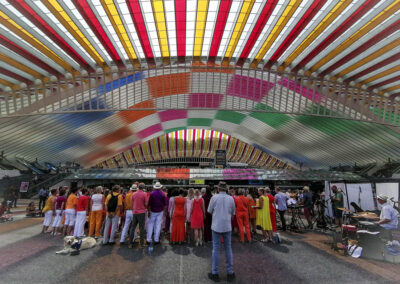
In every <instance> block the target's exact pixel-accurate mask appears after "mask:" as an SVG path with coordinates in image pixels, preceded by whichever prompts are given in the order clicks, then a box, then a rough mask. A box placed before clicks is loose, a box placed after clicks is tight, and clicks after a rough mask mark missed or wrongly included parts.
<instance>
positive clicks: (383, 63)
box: [344, 53, 400, 83]
mask: <svg viewBox="0 0 400 284" xmlns="http://www.w3.org/2000/svg"><path fill="white" fill-rule="evenodd" d="M399 59H400V53H396V54H395V55H392V56H390V57H388V58H386V59H385V60H383V61H381V62H379V63H378V64H374V65H373V66H371V67H369V68H367V69H364V70H363V71H361V72H359V73H357V74H355V75H353V76H351V77H349V78H347V79H346V80H344V81H345V82H346V83H349V82H351V81H354V80H356V79H357V78H360V77H362V76H364V75H366V74H368V73H371V72H372V71H375V70H377V69H379V68H382V67H385V66H386V65H388V64H390V63H392V62H394V61H396V60H399Z"/></svg>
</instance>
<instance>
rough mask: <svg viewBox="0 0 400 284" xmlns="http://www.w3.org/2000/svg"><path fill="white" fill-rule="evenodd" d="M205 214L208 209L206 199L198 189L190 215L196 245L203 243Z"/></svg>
mask: <svg viewBox="0 0 400 284" xmlns="http://www.w3.org/2000/svg"><path fill="white" fill-rule="evenodd" d="M205 214H206V209H205V206H204V200H203V198H201V194H200V191H199V190H198V189H197V190H196V192H195V193H194V199H193V204H192V212H191V215H190V227H191V228H192V229H193V231H194V240H195V241H196V247H197V246H198V245H199V244H200V245H203V238H202V235H203V234H202V229H203V227H204V217H205Z"/></svg>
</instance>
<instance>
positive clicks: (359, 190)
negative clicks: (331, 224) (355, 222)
mask: <svg viewBox="0 0 400 284" xmlns="http://www.w3.org/2000/svg"><path fill="white" fill-rule="evenodd" d="M346 186H347V196H345V204H344V205H345V207H346V208H348V209H350V210H351V211H352V212H354V208H353V206H351V205H350V207H348V205H347V201H348V204H351V202H354V203H356V204H357V205H358V206H360V207H361V208H362V209H363V210H364V211H367V210H371V211H373V210H375V209H376V208H375V201H374V194H373V191H372V184H370V183H348V184H346ZM360 203H361V204H360Z"/></svg>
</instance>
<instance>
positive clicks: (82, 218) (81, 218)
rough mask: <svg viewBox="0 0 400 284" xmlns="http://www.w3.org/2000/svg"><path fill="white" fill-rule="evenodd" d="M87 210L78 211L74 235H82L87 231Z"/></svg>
mask: <svg viewBox="0 0 400 284" xmlns="http://www.w3.org/2000/svg"><path fill="white" fill-rule="evenodd" d="M85 222H86V211H78V212H76V221H75V228H74V237H82V236H83V233H84V232H85Z"/></svg>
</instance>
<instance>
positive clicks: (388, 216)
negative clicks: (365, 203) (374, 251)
mask: <svg viewBox="0 0 400 284" xmlns="http://www.w3.org/2000/svg"><path fill="white" fill-rule="evenodd" d="M377 200H378V203H379V204H380V205H381V206H382V210H381V215H380V216H379V218H380V220H379V221H378V222H377V223H376V224H377V225H379V226H380V227H381V230H380V231H381V232H382V233H383V234H384V235H386V236H388V237H389V238H391V233H390V231H391V230H397V227H398V225H399V213H398V212H397V211H396V210H395V209H394V208H393V206H391V205H390V204H389V203H388V202H387V200H388V197H387V196H385V195H378V197H377Z"/></svg>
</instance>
